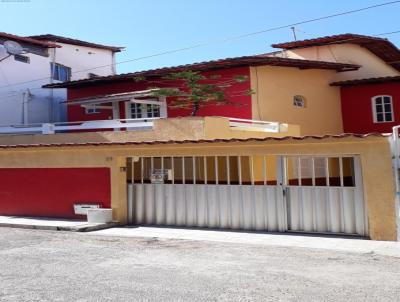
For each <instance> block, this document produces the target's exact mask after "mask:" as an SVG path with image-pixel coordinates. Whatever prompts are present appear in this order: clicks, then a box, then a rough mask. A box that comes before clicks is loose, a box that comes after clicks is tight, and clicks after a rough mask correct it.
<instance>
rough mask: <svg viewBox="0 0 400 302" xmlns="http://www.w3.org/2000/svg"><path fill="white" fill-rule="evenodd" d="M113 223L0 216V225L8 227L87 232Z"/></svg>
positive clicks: (110, 225)
mask: <svg viewBox="0 0 400 302" xmlns="http://www.w3.org/2000/svg"><path fill="white" fill-rule="evenodd" d="M115 225H116V224H115V223H111V224H109V223H108V224H103V223H88V222H87V221H79V220H68V219H61V218H60V219H57V218H42V217H19V216H0V227H10V228H24V229H41V230H52V231H72V232H89V231H94V230H102V229H105V228H110V227H113V226H115Z"/></svg>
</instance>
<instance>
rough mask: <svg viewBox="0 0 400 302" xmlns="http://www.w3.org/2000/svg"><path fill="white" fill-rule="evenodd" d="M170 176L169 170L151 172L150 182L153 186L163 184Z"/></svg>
mask: <svg viewBox="0 0 400 302" xmlns="http://www.w3.org/2000/svg"><path fill="white" fill-rule="evenodd" d="M167 176H168V170H165V169H154V170H152V171H151V177H150V181H151V183H152V184H163V183H164V182H165V180H166V179H167Z"/></svg>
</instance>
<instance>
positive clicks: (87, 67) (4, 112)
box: [0, 33, 122, 125]
mask: <svg viewBox="0 0 400 302" xmlns="http://www.w3.org/2000/svg"><path fill="white" fill-rule="evenodd" d="M7 41H12V43H13V45H17V47H18V48H19V51H18V53H9V52H8V51H7V48H6V47H5V46H4V43H5V44H6V45H7ZM121 49H122V48H121V47H113V46H106V45H100V44H95V43H90V42H86V41H80V40H75V39H70V38H65V37H60V36H54V35H40V36H32V37H21V36H16V35H11V34H7V33H0V109H1V110H0V124H2V125H10V124H14V125H15V124H16V125H19V124H33V123H46V122H62V121H66V108H65V106H64V105H63V104H62V103H61V102H62V101H64V100H65V98H66V90H65V89H61V90H53V89H50V90H49V89H43V88H42V87H41V86H42V85H44V84H45V83H49V82H51V83H61V82H65V81H71V80H78V79H85V78H90V77H95V76H108V75H113V74H115V53H116V52H119V51H121ZM99 66H102V67H101V68H98V67H99Z"/></svg>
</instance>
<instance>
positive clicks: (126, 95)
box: [63, 89, 162, 106]
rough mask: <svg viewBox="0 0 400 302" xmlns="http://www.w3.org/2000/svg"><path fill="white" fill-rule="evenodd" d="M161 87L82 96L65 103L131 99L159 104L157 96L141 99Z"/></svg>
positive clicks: (84, 103) (131, 100)
mask: <svg viewBox="0 0 400 302" xmlns="http://www.w3.org/2000/svg"><path fill="white" fill-rule="evenodd" d="M158 90H159V89H148V90H141V91H132V92H123V93H114V94H106V95H98V96H93V97H90V98H82V99H73V100H67V101H65V102H63V103H66V104H67V105H68V106H71V105H99V104H107V103H115V102H122V101H130V102H132V103H139V104H155V105H159V104H161V103H162V102H160V101H158V100H157V101H156V100H155V99H156V97H154V99H149V100H146V99H140V98H143V97H152V96H154V92H156V91H158Z"/></svg>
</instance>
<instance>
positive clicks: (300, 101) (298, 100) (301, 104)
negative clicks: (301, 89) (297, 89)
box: [293, 95, 306, 108]
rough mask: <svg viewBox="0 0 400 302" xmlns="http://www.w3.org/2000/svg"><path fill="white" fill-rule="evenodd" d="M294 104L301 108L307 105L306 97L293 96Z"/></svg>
mask: <svg viewBox="0 0 400 302" xmlns="http://www.w3.org/2000/svg"><path fill="white" fill-rule="evenodd" d="M293 106H295V107H299V108H305V107H306V98H305V97H304V96H302V95H295V96H294V97H293Z"/></svg>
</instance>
